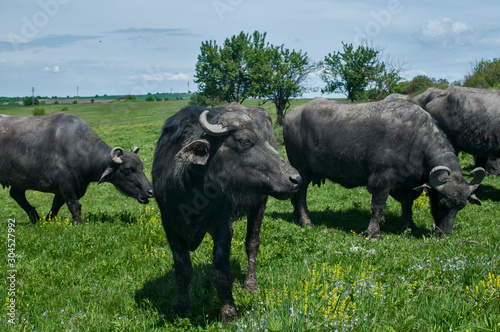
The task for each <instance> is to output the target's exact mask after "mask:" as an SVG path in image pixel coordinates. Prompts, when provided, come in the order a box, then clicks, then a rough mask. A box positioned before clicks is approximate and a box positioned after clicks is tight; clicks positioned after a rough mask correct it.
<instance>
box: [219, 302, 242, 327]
mask: <svg viewBox="0 0 500 332" xmlns="http://www.w3.org/2000/svg"><path fill="white" fill-rule="evenodd" d="M220 316H221V317H222V319H223V320H224V322H226V323H229V322H232V321H233V320H235V319H236V318H238V312H237V311H236V307H235V306H232V305H229V304H225V305H223V306H222V308H221V309H220Z"/></svg>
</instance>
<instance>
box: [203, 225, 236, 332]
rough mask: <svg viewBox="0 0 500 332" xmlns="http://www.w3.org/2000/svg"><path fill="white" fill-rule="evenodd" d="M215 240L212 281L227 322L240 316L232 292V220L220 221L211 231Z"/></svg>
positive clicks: (222, 313) (221, 313)
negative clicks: (230, 265) (230, 263)
mask: <svg viewBox="0 0 500 332" xmlns="http://www.w3.org/2000/svg"><path fill="white" fill-rule="evenodd" d="M210 235H212V238H213V240H214V249H213V262H214V263H213V264H214V265H213V269H212V282H213V284H214V286H215V289H216V290H217V295H218V296H219V300H220V302H221V309H220V315H221V317H222V319H224V321H226V322H230V321H232V320H233V319H235V318H236V317H237V316H238V312H237V311H236V305H235V304H234V298H233V293H232V287H233V280H232V277H231V270H230V267H229V254H230V253H231V239H232V237H233V228H232V225H231V223H230V222H227V223H224V222H223V223H220V225H219V226H218V227H217V229H216V230H215V232H213V233H212V232H210Z"/></svg>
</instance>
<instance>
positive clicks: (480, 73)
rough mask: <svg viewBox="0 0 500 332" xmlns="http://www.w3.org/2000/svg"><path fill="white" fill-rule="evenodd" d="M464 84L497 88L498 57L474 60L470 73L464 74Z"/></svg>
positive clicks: (499, 78) (498, 77)
mask: <svg viewBox="0 0 500 332" xmlns="http://www.w3.org/2000/svg"><path fill="white" fill-rule="evenodd" d="M464 86H470V87H475V88H494V89H499V88H500V59H498V58H495V59H493V60H484V59H482V60H481V61H479V62H477V61H476V63H475V64H473V65H472V73H470V74H467V75H466V76H465V80H464Z"/></svg>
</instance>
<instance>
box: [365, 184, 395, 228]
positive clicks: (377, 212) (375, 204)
mask: <svg viewBox="0 0 500 332" xmlns="http://www.w3.org/2000/svg"><path fill="white" fill-rule="evenodd" d="M388 196H389V189H380V190H378V189H375V190H374V191H373V193H372V207H371V210H372V214H371V218H370V224H369V225H368V229H367V230H366V231H365V232H364V233H363V235H365V236H368V237H370V238H380V224H381V223H383V222H384V220H385V219H384V214H385V205H386V203H387V197H388Z"/></svg>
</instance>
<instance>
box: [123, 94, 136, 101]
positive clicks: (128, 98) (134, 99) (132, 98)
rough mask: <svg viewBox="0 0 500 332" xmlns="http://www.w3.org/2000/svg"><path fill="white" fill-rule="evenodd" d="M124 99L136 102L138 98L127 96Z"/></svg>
mask: <svg viewBox="0 0 500 332" xmlns="http://www.w3.org/2000/svg"><path fill="white" fill-rule="evenodd" d="M123 99H125V100H128V101H136V100H137V97H136V96H135V95H125V96H123Z"/></svg>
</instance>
